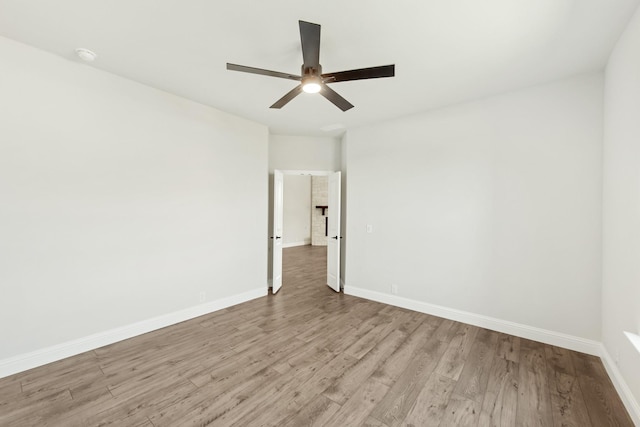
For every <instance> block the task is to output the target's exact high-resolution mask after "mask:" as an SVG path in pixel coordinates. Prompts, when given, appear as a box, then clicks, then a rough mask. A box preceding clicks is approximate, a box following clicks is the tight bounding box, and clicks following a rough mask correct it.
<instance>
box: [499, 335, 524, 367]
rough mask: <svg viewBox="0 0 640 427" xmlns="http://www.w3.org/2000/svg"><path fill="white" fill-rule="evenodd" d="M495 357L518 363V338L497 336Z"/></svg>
mask: <svg viewBox="0 0 640 427" xmlns="http://www.w3.org/2000/svg"><path fill="white" fill-rule="evenodd" d="M496 356H498V357H502V358H503V359H507V360H510V361H512V362H515V363H518V362H519V361H520V338H519V337H515V336H513V335H507V334H502V333H501V334H499V336H498V348H497V350H496Z"/></svg>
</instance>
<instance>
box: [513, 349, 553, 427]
mask: <svg viewBox="0 0 640 427" xmlns="http://www.w3.org/2000/svg"><path fill="white" fill-rule="evenodd" d="M547 378H548V376H547V366H546V362H545V350H544V344H541V343H539V342H535V341H530V340H525V339H523V340H521V341H520V367H519V370H518V404H517V405H518V410H517V417H516V420H517V424H518V425H522V426H551V425H552V424H553V417H552V415H551V397H550V394H549V383H548V380H547Z"/></svg>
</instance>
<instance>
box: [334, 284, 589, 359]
mask: <svg viewBox="0 0 640 427" xmlns="http://www.w3.org/2000/svg"><path fill="white" fill-rule="evenodd" d="M344 293H345V294H347V295H352V296H356V297H360V298H365V299H369V300H372V301H377V302H381V303H385V304H389V305H393V306H396V307H401V308H406V309H409V310H413V311H418V312H421V313H426V314H431V315H433V316H438V317H443V318H445V319H450V320H455V321H458V322H462V323H468V324H470V325H474V326H479V327H481V328H486V329H491V330H493V331H498V332H503V333H507V334H510V335H515V336H518V337H521V338H526V339H530V340H533V341H539V342H543V343H545V344H551V345H555V346H558V347H563V348H567V349H569V350H574V351H579V352H581V353H587V354H590V355H593V356H600V354H601V344H600V342H599V341H594V340H590V339H586V338H581V337H577V336H573V335H569V334H564V333H562V332H556V331H550V330H546V329H542V328H537V327H534V326H529V325H524V324H521V323H515V322H511V321H508V320H502V319H498V318H495V317H490V316H485V315H482V314H476V313H471V312H468V311H463V310H457V309H454V308H448V307H444V306H440V305H436V304H430V303H427V302H423V301H418V300H412V299H409V298H404V297H399V296H397V295H391V294H385V293H382V292H377V291H371V290H368V289H362V288H357V287H354V286H345V288H344Z"/></svg>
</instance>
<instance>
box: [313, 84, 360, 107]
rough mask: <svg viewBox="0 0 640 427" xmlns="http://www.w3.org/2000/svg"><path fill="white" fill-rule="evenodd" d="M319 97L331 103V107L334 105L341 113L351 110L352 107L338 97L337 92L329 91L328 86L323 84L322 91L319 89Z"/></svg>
mask: <svg viewBox="0 0 640 427" xmlns="http://www.w3.org/2000/svg"><path fill="white" fill-rule="evenodd" d="M320 95H322V96H324V97H325V98H327V99H328V100H329V101H331V102H332V103H333V105H335V106H336V107H338V108H339V109H341V110H342V111H347V110H349V109H351V108H353V105H351V103H350V102H349V101H347V100H346V99H344V98H343V97H341V96H340V95H338V92H336V91H334V90H333V89H331V88H330V87H329V86H327V85H325V84H323V85H322V89H320Z"/></svg>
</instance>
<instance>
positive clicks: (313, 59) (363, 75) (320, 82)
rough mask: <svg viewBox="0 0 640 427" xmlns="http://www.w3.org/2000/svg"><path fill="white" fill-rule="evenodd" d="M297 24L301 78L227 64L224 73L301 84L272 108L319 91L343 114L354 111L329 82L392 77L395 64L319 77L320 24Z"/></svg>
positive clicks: (320, 75) (301, 22)
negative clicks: (300, 54)
mask: <svg viewBox="0 0 640 427" xmlns="http://www.w3.org/2000/svg"><path fill="white" fill-rule="evenodd" d="M298 23H299V25H300V41H301V42H302V59H303V63H302V72H301V74H302V75H301V76H296V75H293V74H287V73H281V72H279V71H270V70H264V69H262V68H254V67H247V66H244V65H237V64H230V63H227V70H232V71H243V72H245V73H252V74H262V75H264V76H271V77H280V78H282V79H289V80H297V81H299V82H300V84H299V85H298V86H296V87H295V88H293V90H291V91H290V92H289V93H287V94H286V95H285V96H283V97H282V98H280V99H279V100H278V101H276V103H275V104H273V105H272V106H271V108H282V107H284V106H285V105H287V103H288V102H289V101H291V100H292V99H293V98H295V97H296V96H298V95H300V93H301V92H303V91H304V92H307V93H318V92H319V93H320V95H322V96H324V97H325V98H327V99H328V100H329V101H331V102H332V103H333V104H334V105H335V106H336V107H338V108H339V109H341V110H342V111H347V110H349V109H350V108H353V105H351V103H350V102H349V101H347V100H346V99H344V98H343V97H342V96H340V95H338V93H337V92H335V91H334V90H333V89H331V88H330V87H329V86H327V84H328V83H337V82H346V81H350V80H364V79H376V78H380V77H393V76H394V75H395V67H396V66H395V65H383V66H380V67H369V68H359V69H357V70H349V71H339V72H336V73H326V74H322V66H321V65H320V25H318V24H312V23H311V22H305V21H298Z"/></svg>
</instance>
